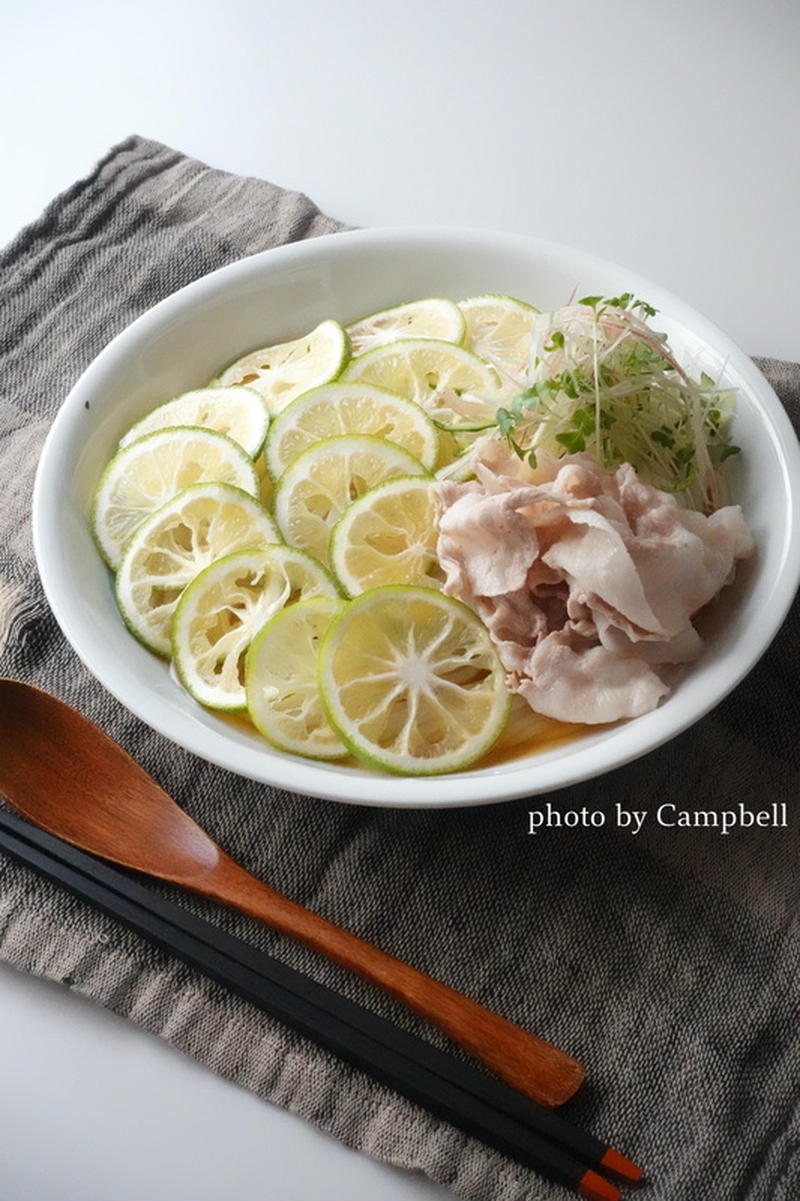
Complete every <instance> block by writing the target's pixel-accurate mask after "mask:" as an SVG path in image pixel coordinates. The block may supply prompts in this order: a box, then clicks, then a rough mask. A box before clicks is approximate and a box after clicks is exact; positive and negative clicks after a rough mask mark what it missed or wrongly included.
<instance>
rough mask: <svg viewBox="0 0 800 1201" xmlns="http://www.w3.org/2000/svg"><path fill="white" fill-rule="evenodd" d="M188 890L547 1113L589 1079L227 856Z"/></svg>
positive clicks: (536, 1041)
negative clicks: (304, 957)
mask: <svg viewBox="0 0 800 1201" xmlns="http://www.w3.org/2000/svg"><path fill="white" fill-rule="evenodd" d="M186 883H187V885H188V886H189V887H190V888H193V889H195V890H196V891H198V892H202V893H203V894H204V895H206V896H210V897H213V898H214V899H215V900H217V901H222V902H223V903H225V904H227V905H230V906H232V907H233V908H235V909H240V910H241V911H242V912H243V913H246V914H248V916H250V917H254V918H257V919H258V920H260V921H263V922H266V923H267V925H269V926H272V927H273V928H274V929H276V930H279V931H280V932H281V933H282V934H288V935H290V936H291V937H292V938H296V939H298V941H300V942H303V943H305V944H306V945H307V946H310V947H312V948H313V949H314V950H315V951H319V952H321V953H322V954H323V955H326V956H327V957H328V958H329V959H332V960H333V961H334V962H335V963H339V964H341V965H342V967H345V968H349V970H350V971H353V972H356V973H357V974H358V975H359V976H363V977H364V979H365V980H369V981H370V982H371V983H372V984H376V985H377V986H378V988H382V989H383V990H384V992H387V993H388V994H389V995H390V996H392V997H395V998H396V999H397V1000H398V1001H401V1002H402V1003H403V1004H404V1005H407V1006H408V1008H409V1009H413V1010H414V1012H415V1013H418V1014H420V1015H421V1016H422V1017H424V1018H426V1019H427V1020H428V1021H429V1022H431V1023H432V1024H433V1025H434V1026H437V1027H438V1028H439V1029H440V1030H441V1031H442V1032H443V1033H444V1034H446V1035H447V1036H448V1037H449V1038H451V1039H452V1040H453V1041H454V1042H456V1043H458V1044H459V1045H460V1046H462V1047H463V1048H464V1049H465V1050H466V1051H469V1052H470V1053H471V1054H472V1055H474V1056H475V1058H476V1059H479V1060H480V1061H481V1062H482V1063H483V1064H485V1065H486V1067H488V1068H490V1069H491V1070H492V1071H493V1072H495V1073H496V1074H497V1075H498V1076H499V1077H500V1078H501V1079H503V1080H505V1082H506V1083H507V1084H510V1085H511V1087H512V1088H515V1089H517V1090H518V1091H519V1092H521V1093H524V1094H525V1095H526V1096H527V1097H531V1098H532V1099H533V1100H534V1101H537V1102H538V1103H539V1104H540V1105H547V1106H555V1105H561V1104H563V1102H564V1101H566V1100H568V1098H569V1097H571V1096H572V1095H573V1093H574V1092H575V1091H576V1089H577V1088H578V1086H579V1085H580V1084H581V1081H582V1080H583V1078H584V1075H585V1070H584V1067H583V1065H582V1064H580V1063H579V1062H578V1061H577V1060H575V1059H572V1058H571V1057H570V1056H569V1055H566V1054H565V1053H564V1052H563V1051H560V1050H559V1049H558V1048H557V1047H554V1046H551V1044H550V1043H547V1042H544V1041H543V1040H542V1039H540V1038H537V1037H536V1035H535V1034H530V1033H528V1031H526V1030H523V1029H522V1028H521V1027H519V1026H515V1025H514V1024H513V1023H512V1022H509V1021H506V1019H505V1018H502V1017H500V1016H499V1015H498V1014H496V1013H492V1012H491V1010H489V1009H486V1008H484V1006H483V1005H479V1004H478V1002H477V1001H473V1000H470V998H469V997H465V996H463V995H462V994H461V993H458V992H456V991H455V990H454V989H452V988H448V987H447V985H445V984H441V983H440V982H439V981H437V980H433V979H432V978H431V977H430V976H426V975H425V973H424V972H420V971H418V970H417V969H416V968H414V967H411V966H410V965H409V964H407V963H404V962H403V961H402V960H400V959H395V958H394V957H393V956H391V955H387V954H386V953H385V952H384V951H381V950H379V949H378V948H377V947H374V946H372V945H371V943H368V942H364V941H363V939H360V938H358V937H356V935H354V934H350V933H348V931H347V930H343V929H342V928H341V927H340V926H336V925H334V924H333V922H329V921H327V920H326V919H325V918H323V917H320V916H319V915H318V914H316V913H312V912H311V911H310V910H308V909H304V908H303V906H302V905H298V904H296V902H294V901H290V900H289V899H288V897H284V896H282V895H281V894H280V893H278V892H275V890H274V889H272V888H270V887H269V886H268V885H267V884H264V883H263V882H262V881H260V880H257V879H256V878H255V876H251V875H250V873H249V872H247V871H246V870H245V869H244V868H242V867H240V866H239V864H237V863H236V862H235V861H234V860H232V859H229V858H228V857H227V856H223V857H222V858H221V859H220V862H219V863H218V864H217V866H216V867H215V868H214V869H213V870H212V872H211V873H210V874H209V875H207V876H206V877H205V878H204V879H202V880H201V879H194V880H191V881H189V880H187V881H186Z"/></svg>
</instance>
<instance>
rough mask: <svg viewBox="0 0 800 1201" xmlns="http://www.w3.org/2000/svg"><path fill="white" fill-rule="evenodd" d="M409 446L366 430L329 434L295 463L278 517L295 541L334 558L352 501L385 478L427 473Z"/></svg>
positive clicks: (279, 489)
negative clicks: (331, 551)
mask: <svg viewBox="0 0 800 1201" xmlns="http://www.w3.org/2000/svg"><path fill="white" fill-rule="evenodd" d="M426 474H427V473H426V471H425V468H424V467H423V466H422V464H421V463H420V462H419V461H418V460H417V459H415V458H414V457H413V455H410V454H409V453H408V451H406V450H402V449H401V447H399V446H395V445H394V444H393V443H391V442H383V441H381V439H380V438H373V437H371V436H370V435H366V434H346V435H344V436H343V437H340V438H328V439H326V440H325V441H324V442H315V443H314V445H313V446H311V447H309V449H308V450H306V451H304V452H303V453H302V454H301V455H298V457H297V458H296V459H295V460H294V461H293V462H292V463H290V464H289V466H288V467H287V469H286V471H285V472H284V473H283V475H282V476H281V478H280V479H279V480H278V483H277V486H276V489H275V519H276V521H277V522H278V525H279V527H280V530H281V532H282V534H283V536H284V538H285V539H286V541H287V542H288V543H289V544H290V545H291V546H297V547H299V548H300V549H301V550H305V551H308V553H309V554H311V555H313V556H314V557H315V558H316V559H319V560H320V562H321V563H325V564H327V563H328V544H329V542H330V536H331V530H332V529H333V526H334V525H335V524H336V522H337V521H338V520H339V518H340V517H341V515H342V513H343V512H344V510H345V509H346V508H347V506H348V505H349V504H350V502H351V501H353V500H355V499H356V498H357V497H359V496H361V495H362V494H363V493H364V492H366V491H367V489H369V488H374V487H375V485H376V484H380V483H382V482H383V480H388V479H391V478H392V477H393V476H398V475H426Z"/></svg>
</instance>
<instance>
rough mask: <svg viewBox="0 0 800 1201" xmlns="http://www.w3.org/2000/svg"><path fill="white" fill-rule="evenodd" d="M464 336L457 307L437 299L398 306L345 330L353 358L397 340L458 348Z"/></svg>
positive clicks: (365, 318)
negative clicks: (424, 340)
mask: <svg viewBox="0 0 800 1201" xmlns="http://www.w3.org/2000/svg"><path fill="white" fill-rule="evenodd" d="M466 332H467V327H466V322H465V321H464V315H463V313H462V312H461V310H460V309H459V307H458V305H457V304H455V303H454V302H453V301H452V300H445V299H444V298H442V297H439V296H432V297H429V298H428V299H426V300H412V301H410V302H409V303H408V304H397V305H394V306H393V307H392V308H390V309H382V310H381V311H380V312H379V313H371V314H370V315H369V316H368V317H363V318H362V319H361V321H356V322H354V323H353V324H352V325H348V326H347V333H348V336H349V338H350V346H351V351H352V353H353V354H354V355H357V354H364V353H365V351H367V350H372V349H374V347H376V346H385V345H386V344H387V343H388V342H396V341H397V339H398V338H436V339H437V340H438V341H442V342H454V343H455V344H456V345H458V346H461V345H462V343H463V342H464V339H465V338H466Z"/></svg>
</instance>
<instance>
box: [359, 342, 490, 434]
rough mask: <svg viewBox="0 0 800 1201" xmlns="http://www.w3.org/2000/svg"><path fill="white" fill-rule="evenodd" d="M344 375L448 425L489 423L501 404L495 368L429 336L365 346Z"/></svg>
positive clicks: (469, 426)
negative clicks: (392, 394)
mask: <svg viewBox="0 0 800 1201" xmlns="http://www.w3.org/2000/svg"><path fill="white" fill-rule="evenodd" d="M344 378H345V379H348V380H359V381H360V382H362V383H367V384H377V386H378V387H379V388H388V389H389V391H390V392H397V393H398V394H399V395H400V396H405V397H407V399H408V400H413V401H414V402H415V404H418V405H420V406H421V407H422V408H423V409H424V410H425V412H426V413H428V414H429V415H430V416H431V417H432V418H433V420H434V421H435V422H437V424H438V425H442V426H445V427H446V428H454V429H482V428H484V427H485V426H488V425H493V424H494V422H495V420H496V414H497V407H498V404H499V403H500V401H499V396H500V380H499V377H498V375H497V372H496V371H495V370H494V368H493V367H491V366H490V365H489V364H488V363H484V362H483V360H482V359H479V358H478V356H477V355H475V354H472V352H471V351H469V350H465V349H464V348H463V346H451V345H450V344H449V343H447V342H436V341H434V340H433V339H431V338H409V339H407V340H405V341H400V342H391V343H390V344H389V345H387V346H379V347H377V349H375V350H369V351H367V353H366V354H362V355H359V357H358V358H357V359H353V360H352V361H351V362H350V364H349V365H348V367H347V369H346V371H345V373H344Z"/></svg>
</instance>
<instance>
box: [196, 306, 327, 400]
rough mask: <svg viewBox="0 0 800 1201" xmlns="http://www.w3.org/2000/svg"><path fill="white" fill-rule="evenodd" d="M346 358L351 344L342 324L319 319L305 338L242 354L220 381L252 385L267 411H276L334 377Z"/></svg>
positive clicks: (225, 384) (223, 384)
mask: <svg viewBox="0 0 800 1201" xmlns="http://www.w3.org/2000/svg"><path fill="white" fill-rule="evenodd" d="M349 357H350V344H349V341H348V338H347V334H346V333H345V332H344V330H343V329H342V327H341V325H339V323H338V322H337V321H322V322H321V323H320V324H319V325H318V326H317V327H316V328H315V329H312V331H311V333H310V334H306V335H305V337H302V338H295V339H294V340H293V341H291V342H281V343H279V344H278V345H276V346H265V347H263V348H262V349H261V350H253V351H251V352H250V353H249V354H246V355H243V356H242V358H240V359H237V360H236V362H235V363H232V364H231V365H230V367H228V368H227V369H226V370H225V371H223V373H222V375H221V376H220V377H219V383H220V385H222V386H223V387H224V386H227V385H230V384H247V385H248V386H249V387H251V388H255V390H256V392H258V393H260V395H261V396H263V397H264V399H265V401H266V402H267V406H268V408H269V410H270V412H271V413H278V412H280V410H281V409H283V408H285V407H286V405H287V404H289V402H290V401H292V400H294V398H295V397H296V396H300V394H301V393H302V392H307V391H308V390H309V389H310V388H317V387H319V385H320V384H327V383H328V382H329V381H330V380H333V379H336V377H337V376H338V375H340V374H341V371H342V368H343V367H344V365H345V363H346V362H347V360H348V358H349Z"/></svg>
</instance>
